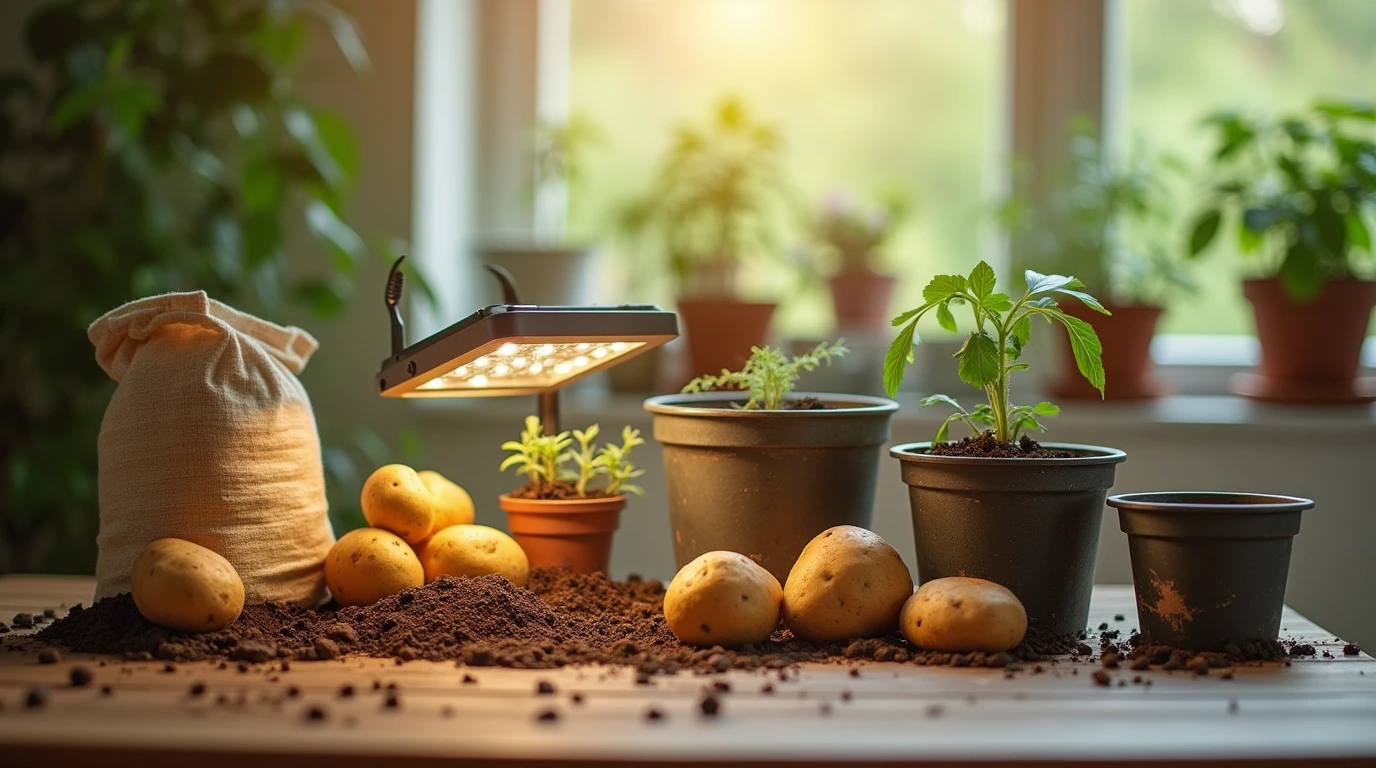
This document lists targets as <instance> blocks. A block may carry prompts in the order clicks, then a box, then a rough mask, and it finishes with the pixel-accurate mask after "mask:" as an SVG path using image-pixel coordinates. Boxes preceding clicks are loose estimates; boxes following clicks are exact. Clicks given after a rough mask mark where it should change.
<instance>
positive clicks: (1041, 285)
mask: <svg viewBox="0 0 1376 768" xmlns="http://www.w3.org/2000/svg"><path fill="white" fill-rule="evenodd" d="M1023 277H1024V279H1025V280H1026V281H1027V292H1028V293H1046V292H1047V291H1055V290H1059V289H1061V288H1083V287H1084V283H1081V282H1080V281H1079V280H1077V279H1076V278H1073V277H1070V276H1068V275H1043V274H1042V273H1040V272H1036V271H1033V270H1030V269H1029V270H1027V271H1026V272H1025V273H1023Z"/></svg>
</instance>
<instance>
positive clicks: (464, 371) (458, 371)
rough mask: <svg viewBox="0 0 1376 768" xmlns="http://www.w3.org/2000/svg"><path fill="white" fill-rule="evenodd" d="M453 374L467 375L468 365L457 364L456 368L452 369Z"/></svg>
mask: <svg viewBox="0 0 1376 768" xmlns="http://www.w3.org/2000/svg"><path fill="white" fill-rule="evenodd" d="M453 375H455V376H467V375H468V366H466V365H461V366H459V367H458V368H455V369H454V374H453Z"/></svg>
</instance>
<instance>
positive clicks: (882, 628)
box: [784, 525, 913, 643]
mask: <svg viewBox="0 0 1376 768" xmlns="http://www.w3.org/2000/svg"><path fill="white" fill-rule="evenodd" d="M912 593H913V579H912V576H911V575H910V574H909V573H908V567H907V566H906V565H904V564H903V559H902V558H901V557H899V556H898V552H897V551H896V550H895V549H894V548H893V547H891V546H889V543H888V542H886V541H884V540H883V539H881V538H880V537H879V536H878V535H877V534H875V533H874V532H872V531H867V530H865V529H864V528H857V527H856V526H853V525H838V526H836V527H835V528H828V529H827V530H825V531H822V532H821V533H819V534H817V537H816V538H814V539H813V540H812V541H809V542H808V543H807V546H806V547H803V551H802V554H800V555H798V560H797V562H795V563H794V564H793V569H792V570H790V571H789V572H788V581H787V583H785V584H784V622H786V623H787V624H788V627H789V629H791V630H793V634H795V635H797V636H798V637H801V638H803V639H805V640H811V641H813V642H816V643H831V642H837V641H840V640H846V639H849V638H853V637H878V636H880V635H883V634H887V633H889V632H893V631H894V630H896V629H897V628H898V613H899V611H901V610H902V609H903V603H904V601H906V600H907V599H908V596H909V595H911V594H912Z"/></svg>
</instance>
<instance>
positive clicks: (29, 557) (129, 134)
mask: <svg viewBox="0 0 1376 768" xmlns="http://www.w3.org/2000/svg"><path fill="white" fill-rule="evenodd" d="M314 24H320V25H323V26H324V28H325V29H327V30H328V32H329V33H330V36H331V37H332V39H333V40H334V42H335V44H336V45H337V47H338V49H339V51H340V52H341V53H342V54H343V56H344V58H345V59H346V60H347V62H348V64H349V65H350V66H351V67H353V68H354V69H355V70H363V69H366V68H367V67H368V66H369V61H368V56H367V53H366V52H365V50H364V48H363V45H362V43H361V41H360V39H359V35H358V31H357V29H356V28H355V26H354V22H353V20H352V19H351V18H350V17H349V16H348V15H346V14H345V13H343V12H342V11H341V10H339V9H338V8H336V7H335V6H333V5H331V4H329V3H327V2H323V1H321V0H300V1H299V2H298V1H296V0H265V1H261V2H260V1H255V0H195V1H193V2H181V1H179V0H139V1H138V2H102V1H101V0H58V1H57V2H49V3H46V4H43V5H41V6H39V7H38V8H37V9H36V10H35V11H34V12H33V13H32V14H31V16H30V17H29V18H28V20H27V23H26V26H25V28H24V30H23V41H24V44H25V46H26V48H27V53H28V56H29V59H30V61H29V62H28V63H27V64H26V65H25V66H23V67H20V68H17V69H15V70H12V71H8V72H5V73H3V74H0V273H3V274H4V280H0V301H3V305H4V307H5V312H4V313H3V315H2V316H0V359H3V360H4V361H5V362H4V364H3V365H0V423H3V424H4V425H5V428H4V429H3V430H0V460H2V462H3V473H2V474H0V571H13V570H32V571H51V572H89V571H90V569H91V567H92V564H93V562H94V559H95V535H96V527H97V513H96V509H97V500H96V436H97V434H98V433H99V430H100V423H101V418H102V415H103V413H104V410H105V405H106V403H107V401H108V400H109V397H110V394H111V392H112V391H113V388H114V384H113V383H112V382H111V381H110V380H109V379H108V378H107V377H106V376H105V374H104V373H103V372H101V370H100V369H99V368H98V367H97V366H96V365H95V364H94V362H93V361H92V352H91V348H90V344H89V342H88V341H87V339H86V332H85V331H86V327H87V326H88V325H89V324H90V323H91V322H92V321H93V320H95V319H96V318H97V317H99V316H100V315H101V314H102V313H104V312H105V311H107V310H109V309H111V308H113V307H115V306H118V305H119V304H121V303H123V302H126V301H129V300H131V299H134V298H138V297H141V296H147V295H150V294H157V293H162V292H167V291H180V290H193V289H203V290H205V291H207V292H208V293H210V294H211V295H213V296H215V297H216V298H218V299H221V300H224V301H226V302H228V303H231V304H233V305H235V306H237V307H239V308H241V309H244V310H246V311H249V312H253V313H255V314H260V315H263V316H267V317H280V316H281V315H282V314H283V313H285V312H287V311H289V310H293V309H296V310H300V309H304V310H306V311H308V312H310V313H311V314H312V315H313V316H314V317H317V318H330V317H333V316H335V315H338V314H339V313H340V312H341V311H342V310H343V309H344V307H345V306H346V304H347V302H348V301H349V299H350V298H351V296H352V294H353V289H354V278H355V276H356V275H357V272H358V269H359V266H360V264H361V263H362V261H363V260H364V259H365V258H366V257H367V256H368V254H369V252H370V250H376V251H378V252H380V255H381V256H383V257H384V258H385V259H391V258H392V257H393V255H394V251H395V250H396V249H397V247H398V246H397V244H396V243H395V242H394V241H390V240H383V241H379V242H378V243H375V244H373V247H372V248H370V246H369V244H368V243H366V242H365V241H364V238H363V237H361V236H360V235H359V234H358V233H357V232H355V231H354V230H353V228H351V227H350V226H349V225H348V224H347V223H345V220H344V213H343V204H344V200H345V197H346V195H347V193H348V192H349V191H350V189H351V188H352V186H353V184H354V181H355V179H356V177H357V173H358V164H359V152H358V147H357V146H356V144H355V142H354V139H353V136H352V133H351V131H350V129H349V126H348V125H347V124H346V122H345V121H344V120H343V119H342V118H341V117H340V116H339V115H336V114H332V113H329V112H324V111H320V110H316V109H312V108H311V107H310V106H309V105H307V104H305V103H304V102H303V101H302V100H301V99H300V97H299V96H298V93H297V90H296V82H295V79H294V72H295V69H296V64H297V61H298V59H299V56H300V53H301V51H302V48H303V46H304V45H305V43H306V41H307V38H308V35H309V34H310V31H311V27H312V25H314ZM298 222H299V223H300V224H301V225H304V228H305V230H306V231H308V232H309V233H310V234H311V235H312V236H313V237H314V238H315V239H316V240H317V241H319V242H320V243H322V244H323V245H324V249H325V251H326V252H327V253H328V255H329V259H328V263H327V264H326V265H324V266H323V268H322V269H321V270H320V271H319V272H316V273H303V271H304V270H303V269H301V268H298V264H297V263H296V262H293V263H292V264H291V265H290V267H291V268H290V269H289V268H288V266H289V265H288V260H287V257H286V242H287V238H288V231H289V229H290V228H292V227H293V225H294V224H296V223H298ZM413 277H416V278H419V275H413ZM416 284H417V285H420V286H421V288H422V293H423V294H428V293H429V291H428V288H427V287H426V286H425V285H424V280H423V279H417V280H416ZM347 431H349V430H344V429H339V430H332V429H331V428H330V425H325V424H322V425H321V432H322V434H324V435H327V441H328V440H329V437H328V436H329V435H331V434H332V433H333V432H340V433H342V432H347ZM373 437H374V438H375V437H376V436H373ZM354 438H355V439H352V441H351V442H352V444H351V445H349V447H342V446H340V445H337V444H336V445H330V444H329V443H328V442H327V446H328V447H327V448H326V452H325V461H326V467H327V468H328V471H327V473H328V474H329V475H330V476H331V478H332V480H333V481H334V483H335V484H336V485H337V484H338V482H339V481H340V479H341V477H342V475H341V473H344V474H347V473H348V472H352V471H353V468H352V466H351V465H349V466H346V462H345V458H347V457H349V456H351V455H359V449H358V445H359V443H358V439H357V436H356V435H355V436H354ZM364 442H367V439H366V438H364ZM354 474H357V473H356V472H354ZM354 487H355V488H356V486H354ZM355 501H356V500H355ZM345 506H346V508H347V505H345Z"/></svg>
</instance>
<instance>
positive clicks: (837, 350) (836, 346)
mask: <svg viewBox="0 0 1376 768" xmlns="http://www.w3.org/2000/svg"><path fill="white" fill-rule="evenodd" d="M849 351H850V350H848V349H846V340H845V339H837V340H836V341H834V342H832V343H830V344H828V343H826V342H822V343H821V344H818V345H817V346H816V347H814V348H813V349H812V351H810V352H807V353H806V354H802V355H797V356H795V357H793V358H789V357H788V355H785V354H784V353H783V350H779V349H775V348H773V347H763V348H761V347H751V348H750V359H749V360H746V361H745V365H744V366H742V367H741V369H740V370H739V371H728V370H726V369H722V372H721V375H720V376H711V375H708V376H699V377H697V378H696V379H693V380H692V381H690V382H688V385H687V386H685V387H684V388H683V394H695V393H698V392H708V391H711V390H714V389H741V390H745V391H747V392H749V393H750V399H749V400H746V401H745V405H742V406H740V408H741V409H743V410H748V411H753V410H761V409H762V410H766V411H777V410H779V409H780V408H783V407H784V397H785V396H786V395H788V393H789V392H792V391H793V387H794V386H795V385H796V384H797V383H798V376H799V374H801V373H802V372H804V371H815V370H817V368H818V367H820V366H821V365H822V364H823V363H825V364H826V365H828V366H830V365H831V361H832V359H833V358H838V357H845V356H846V353H847V352H849Z"/></svg>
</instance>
